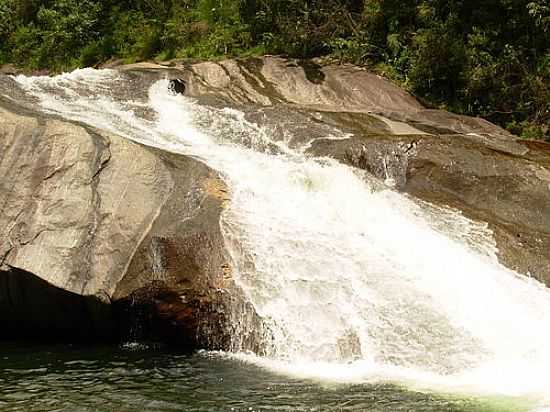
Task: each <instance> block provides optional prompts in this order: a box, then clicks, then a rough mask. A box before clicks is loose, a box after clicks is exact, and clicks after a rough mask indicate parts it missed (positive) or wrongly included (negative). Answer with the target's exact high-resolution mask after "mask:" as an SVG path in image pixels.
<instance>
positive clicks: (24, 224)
mask: <svg viewBox="0 0 550 412" xmlns="http://www.w3.org/2000/svg"><path fill="white" fill-rule="evenodd" d="M0 153H2V157H1V158H0V175H1V176H2V180H1V181H0V204H1V205H2V209H1V214H0V266H1V271H0V308H3V309H4V310H2V311H0V324H4V323H6V324H7V323H8V320H9V318H10V316H11V318H13V319H15V318H16V317H15V315H14V313H29V311H31V309H30V308H32V307H34V306H36V301H37V297H39V296H42V297H40V301H42V302H43V306H44V307H43V311H44V312H43V316H44V322H39V321H37V318H36V316H39V311H34V312H33V313H35V316H32V317H28V318H27V322H25V319H21V322H22V323H21V324H20V327H19V329H18V330H16V329H17V328H15V327H12V328H9V329H6V328H4V329H3V330H4V331H7V330H8V331H10V333H12V334H13V335H15V336H8V335H6V336H0V337H1V338H10V337H16V334H17V333H18V331H19V333H20V334H21V335H29V334H32V330H31V329H32V325H33V324H37V325H39V324H42V325H44V324H51V322H50V323H48V322H46V320H47V319H50V318H52V317H53V316H55V317H57V318H58V322H54V324H53V325H52V327H51V330H50V331H49V332H50V333H51V334H56V333H60V334H61V333H62V334H64V335H66V334H70V333H69V332H70V330H71V327H68V326H67V324H71V323H72V324H74V328H73V332H74V334H75V336H80V335H82V336H90V335H94V333H92V332H91V331H94V330H95V331H103V332H105V333H104V334H105V335H108V334H112V333H113V330H115V329H116V327H117V326H116V324H117V323H118V327H119V330H118V331H115V332H118V333H120V334H124V333H125V332H124V330H123V329H124V328H127V329H128V328H129V326H128V325H127V323H128V322H132V321H133V320H131V319H130V318H131V317H132V312H140V311H141V312H144V311H146V312H147V316H148V318H149V319H150V323H151V325H150V326H151V329H154V331H152V332H150V333H154V334H155V335H156V337H159V336H160V337H168V336H169V337H170V339H171V340H178V341H183V342H184V343H187V344H188V345H189V346H190V347H196V346H203V347H204V346H208V347H212V348H223V347H227V345H228V339H227V333H226V332H225V331H226V330H227V328H226V327H225V325H226V324H227V322H228V318H229V316H231V313H232V312H231V311H232V310H234V308H235V307H237V308H238V307H239V305H240V307H241V309H242V310H243V311H247V310H251V309H250V308H249V307H248V306H247V305H245V304H244V303H243V302H240V301H239V299H240V297H239V296H240V295H239V292H238V291H237V290H235V287H234V286H233V284H232V281H231V276H230V273H231V271H230V262H229V260H228V256H227V254H226V252H225V249H224V244H223V238H222V235H221V232H220V223H219V219H220V213H221V211H222V208H223V204H224V202H225V201H226V200H227V198H226V189H225V185H224V183H223V182H222V181H221V180H220V179H219V177H218V175H217V173H216V172H214V171H212V170H211V169H209V168H208V167H207V166H205V165H204V164H202V163H200V162H198V161H197V160H194V159H191V158H188V157H184V156H178V155H174V154H170V153H165V152H162V151H159V150H156V149H152V148H148V147H144V146H141V145H138V144H135V143H133V142H130V141H128V140H125V139H123V138H120V137H118V136H113V135H107V134H101V135H100V134H98V133H97V132H96V131H92V130H89V129H87V128H85V127H83V126H81V125H77V124H73V123H69V122H65V121H61V120H57V119H54V118H49V117H45V116H42V115H36V116H32V115H20V114H16V113H14V111H12V110H7V109H6V108H1V107H0ZM23 274H24V275H23ZM23 276H24V277H25V278H28V279H29V280H28V281H25V282H23V281H22V279H23ZM44 281H45V282H44ZM46 282H47V283H46ZM38 284H44V289H48V290H52V292H51V293H49V295H47V296H51V298H52V299H51V301H49V302H48V300H47V298H44V296H45V295H44V293H43V292H40V288H39V287H38V286H36V285H38ZM18 285H19V286H20V287H21V288H24V289H25V290H21V289H20V288H19V287H18ZM25 285H33V287H27V286H25ZM45 285H49V286H47V287H46V286H45ZM54 290H55V291H57V292H55V293H54V292H53V291H54ZM61 292H63V293H65V294H66V295H67V296H66V297H65V296H61V295H62V294H63V293H61ZM69 295H70V296H69ZM14 296H17V298H15V297H14ZM79 297H80V299H79ZM91 298H93V300H95V301H97V302H98V305H100V306H101V302H103V304H107V305H109V304H112V303H113V304H115V306H114V307H115V308H116V309H117V313H115V314H114V315H113V313H112V311H110V310H109V311H103V313H104V315H105V316H100V317H98V316H96V315H95V314H94V313H92V312H93V311H92V312H90V311H88V312H89V313H88V312H86V311H84V312H86V313H87V314H86V313H85V314H84V315H82V316H81V317H78V316H76V315H75V313H76V312H78V311H76V312H75V313H70V312H69V311H68V310H61V309H60V306H59V305H60V304H61V305H62V304H63V302H65V301H70V302H72V301H74V302H77V301H78V304H76V303H75V305H77V306H78V305H85V301H87V300H90V299H91ZM229 303H231V309H230V305H229ZM77 306H75V307H77ZM56 311H57V312H60V313H65V314H66V316H65V317H63V315H60V314H59V313H57V312H56ZM9 314H11V315H9ZM36 314H38V315H36ZM54 314H55V315H54ZM88 315H89V316H88ZM250 316H254V314H253V313H252V314H250ZM74 318H79V322H76V321H75V319H74ZM120 322H122V323H126V325H120ZM12 323H13V322H11V323H10V324H12ZM86 323H87V326H83V324H86ZM101 323H104V324H111V327H110V328H105V327H103V326H102V325H101ZM113 325H114V326H113ZM12 326H13V325H12ZM80 329H82V330H83V331H80ZM36 331H37V332H38V331H40V332H42V331H43V328H42V327H37V329H36ZM79 331H80V332H79ZM144 333H149V332H144ZM99 334H100V335H102V334H103V333H99ZM95 335H97V333H96V334H95ZM104 337H107V338H108V337H110V336H104ZM73 338H74V336H73ZM134 338H137V337H135V336H134Z"/></svg>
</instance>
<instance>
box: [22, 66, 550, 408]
mask: <svg viewBox="0 0 550 412" xmlns="http://www.w3.org/2000/svg"><path fill="white" fill-rule="evenodd" d="M120 76H121V75H120V74H118V73H117V72H115V71H108V70H103V71H96V70H92V69H84V70H77V71H75V72H73V73H70V74H65V75H61V76H57V77H54V78H44V77H22V76H19V77H17V78H16V80H17V82H18V84H19V85H20V86H21V87H22V88H23V89H24V90H26V91H27V92H28V93H29V94H31V95H33V96H35V97H36V98H38V99H39V102H40V105H41V106H42V107H43V109H44V110H46V111H48V112H53V113H56V114H58V115H61V116H63V117H66V118H68V119H72V120H78V121H82V122H84V123H87V124H89V125H91V126H94V127H97V128H100V129H104V130H108V131H111V132H113V133H116V134H119V135H121V136H124V137H127V138H129V139H132V140H135V141H138V142H140V143H143V144H146V145H151V146H156V147H160V148H163V149H165V150H169V151H174V152H180V153H184V154H189V155H193V156H197V157H199V158H201V159H203V160H204V161H205V162H206V163H207V164H209V165H210V166H211V167H213V168H214V169H216V170H218V171H220V172H221V173H222V174H223V176H224V177H225V178H226V179H227V181H228V183H229V186H230V188H231V192H232V193H231V202H230V203H229V207H228V208H227V210H226V211H225V213H224V216H223V219H224V221H223V225H224V235H225V238H226V243H227V247H228V248H229V250H230V252H231V254H232V258H233V260H234V269H235V270H234V277H235V280H236V282H237V283H238V284H239V285H240V286H241V287H242V289H243V291H244V293H245V295H246V297H247V298H248V299H249V301H250V302H251V303H252V304H253V306H254V308H255V309H256V311H257V312H258V314H259V315H260V316H261V317H262V319H263V321H264V322H265V324H266V325H267V326H268V328H269V329H270V330H271V332H272V335H273V336H272V339H270V340H269V342H266V343H265V344H266V353H267V354H268V355H267V356H266V357H265V358H259V357H256V356H254V355H244V354H241V355H235V356H238V357H240V358H243V359H246V360H248V361H253V362H256V363H259V364H262V365H265V366H268V367H270V368H276V369H280V370H283V371H285V372H288V373H295V374H301V375H306V376H311V377H322V378H328V379H343V380H363V381H364V380H395V381H401V382H408V383H411V384H415V385H420V386H424V387H432V388H444V389H445V390H450V389H459V390H468V391H482V392H487V393H501V394H510V395H521V396H535V397H537V398H539V399H540V398H543V401H542V402H543V403H545V404H546V403H550V399H548V397H547V394H549V393H550V374H549V373H548V371H549V370H550V351H549V350H548V347H547V345H548V343H549V342H550V290H548V289H547V288H545V287H544V286H543V285H541V284H539V283H538V282H536V281H534V280H532V279H530V278H528V277H524V276H521V275H518V274H516V273H514V272H512V271H510V270H508V269H506V268H505V267H503V266H502V265H500V264H499V263H498V261H497V259H496V257H495V251H496V249H495V245H494V242H493V241H492V237H491V232H490V231H489V230H487V228H486V225H484V224H481V223H476V222H472V221H469V220H468V219H466V218H464V217H463V216H462V215H461V214H460V213H458V212H454V211H452V210H445V209H440V208H436V207H433V206H430V205H423V204H421V203H419V202H414V201H412V200H411V199H409V198H407V197H405V196H403V195H401V194H398V193H396V192H395V191H392V190H391V189H389V188H387V187H384V186H383V185H381V184H380V183H379V182H377V181H375V180H373V179H371V178H370V177H369V176H368V175H367V174H366V173H363V172H360V171H358V170H354V169H352V168H349V167H346V166H344V165H341V164H339V163H337V162H335V161H333V160H330V159H326V158H312V157H308V156H306V155H304V154H303V150H302V149H303V147H298V148H290V147H289V146H287V145H286V144H284V142H283V140H281V139H277V138H276V136H273V135H271V134H270V132H269V130H268V129H265V128H261V127H258V126H257V125H255V124H252V123H249V122H247V121H246V120H245V119H244V116H243V115H242V113H241V112H239V111H236V110H234V109H219V108H212V107H207V106H201V105H199V104H197V103H196V102H194V101H193V100H192V99H189V98H186V97H183V96H176V95H172V94H170V93H169V92H168V89H167V84H168V81H167V80H161V81H158V82H156V83H155V84H153V86H152V87H151V89H150V90H149V96H148V100H147V101H139V100H136V101H129V100H123V99H120V98H116V97H114V96H113V92H112V91H113V90H116V89H117V87H118V86H119V85H120V82H123V81H124V80H123V79H122V78H121V77H120ZM138 113H139V114H138ZM326 137H333V138H342V137H343V136H342V135H339V134H338V131H334V136H326ZM245 326H246V325H245Z"/></svg>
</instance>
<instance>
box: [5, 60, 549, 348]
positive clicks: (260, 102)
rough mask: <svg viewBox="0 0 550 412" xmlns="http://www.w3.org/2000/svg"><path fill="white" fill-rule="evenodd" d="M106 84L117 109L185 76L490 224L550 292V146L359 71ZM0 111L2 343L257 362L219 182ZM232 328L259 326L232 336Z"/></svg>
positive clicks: (298, 140) (308, 140) (202, 94)
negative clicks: (151, 349)
mask: <svg viewBox="0 0 550 412" xmlns="http://www.w3.org/2000/svg"><path fill="white" fill-rule="evenodd" d="M116 69H117V70H119V71H120V73H121V75H123V76H124V78H125V79H126V81H125V82H124V83H122V86H121V87H120V89H117V90H113V91H112V93H113V97H114V98H115V99H116V98H118V97H120V98H125V97H126V98H127V97H128V96H135V97H136V98H143V99H144V98H146V95H147V90H148V88H149V86H150V85H151V84H152V83H153V82H154V81H156V80H158V79H162V78H171V79H182V81H183V82H185V86H186V88H185V94H186V95H187V96H190V97H191V98H194V99H196V100H197V101H198V102H199V103H201V104H205V105H209V106H211V107H218V108H223V107H227V106H229V107H233V108H237V109H239V110H241V111H242V112H243V113H244V118H245V119H246V120H248V121H249V122H252V123H254V124H257V125H258V126H259V127H261V128H264V129H266V130H268V131H269V133H270V136H272V137H273V139H274V140H280V141H284V142H285V144H286V145H288V146H289V147H291V148H292V149H295V150H300V151H302V152H305V153H306V154H308V155H311V156H326V157H331V158H334V159H337V160H338V161H341V162H343V163H346V164H349V165H351V166H353V167H357V168H361V169H364V170H367V171H368V172H369V173H370V174H372V175H373V176H375V177H377V178H379V179H380V180H382V181H383V182H385V183H386V184H387V185H388V186H391V187H393V188H395V190H399V191H402V192H404V193H406V194H408V195H410V196H411V197H413V198H417V199H419V201H428V202H430V203H433V204H435V205H444V206H450V207H452V208H455V209H457V210H459V211H461V212H462V213H463V214H464V215H465V216H467V217H469V218H471V219H474V220H479V221H485V222H488V224H489V227H490V228H491V229H492V230H493V232H494V236H495V240H496V243H497V246H498V251H499V252H498V253H499V259H500V260H501V262H502V263H504V264H505V265H507V266H508V267H510V268H512V269H514V270H517V271H518V272H520V273H523V274H530V275H532V276H533V277H535V278H537V279H538V280H540V281H542V282H544V283H546V284H547V285H550V253H549V252H548V251H549V250H550V144H547V143H542V142H531V141H524V140H519V139H518V138H517V137H515V136H512V135H510V134H509V133H508V132H506V131H505V130H503V129H501V128H499V127H498V126H495V125H492V124H490V123H488V122H486V121H484V120H482V119H477V118H469V117H465V116H459V115H455V114H451V113H447V112H444V111H439V110H429V109H425V108H424V107H422V106H421V105H420V104H419V103H418V102H417V101H416V100H415V99H414V98H413V97H412V96H410V95H409V94H408V93H406V92H405V91H403V90H401V89H400V88H398V87H397V86H395V85H393V84H391V83H390V82H388V81H386V80H384V79H382V78H380V77H379V76H376V75H374V74H372V73H368V72H367V71H365V70H363V69H360V68H357V67H353V66H345V65H344V66H336V65H332V66H322V65H319V64H317V63H313V64H309V63H306V64H304V62H299V61H292V60H285V59H282V58H278V57H265V58H262V59H245V60H225V61H221V62H199V63H193V62H175V63H173V64H171V65H170V66H168V65H157V64H153V63H139V64H134V65H126V66H117V67H116ZM2 81H3V82H4V83H5V84H7V85H8V87H12V88H11V89H9V90H10V91H8V92H7V95H9V97H10V98H12V99H15V101H18V100H22V99H24V98H25V96H24V95H23V94H22V93H21V91H20V90H17V89H16V88H14V87H13V86H10V80H9V79H8V78H3V79H2ZM1 99H2V100H0V153H1V156H0V176H2V179H1V180H0V204H1V205H2V207H1V210H0V324H1V325H8V326H6V327H4V328H3V332H2V334H1V335H0V338H13V337H15V335H17V334H19V335H25V336H27V335H32V334H33V333H35V334H36V335H41V334H43V333H46V332H45V331H47V333H49V334H51V335H52V336H56V335H57V336H71V335H72V336H73V337H74V336H82V337H84V338H85V339H88V338H89V337H90V336H96V337H97V336H101V337H103V338H112V337H113V336H116V337H117V338H122V339H128V338H132V336H134V337H136V338H140V337H143V338H160V339H162V340H166V341H171V342H183V343H185V344H186V346H187V347H190V348H191V347H207V348H213V349H222V348H223V349H230V348H231V345H238V346H239V348H245V349H252V350H254V351H257V352H261V350H262V348H260V347H259V346H258V341H259V340H258V339H256V337H255V333H264V332H262V331H261V321H260V319H259V318H258V316H257V315H256V314H255V313H254V310H253V309H252V308H251V306H250V305H249V304H247V302H246V301H245V299H244V298H243V297H242V294H241V292H240V291H239V290H238V288H236V287H235V285H234V283H233V280H232V275H231V261H230V259H229V255H228V253H227V250H226V248H225V245H224V239H223V236H222V234H221V229H220V214H221V213H222V211H223V208H224V204H225V203H226V202H228V201H230V198H229V195H228V191H227V188H226V187H225V184H224V182H223V181H222V180H221V179H220V177H219V176H218V174H217V173H216V172H215V171H213V170H211V169H210V168H208V167H207V166H205V165H204V164H203V163H201V162H200V161H198V160H196V159H193V158H190V157H186V156H181V155H175V154H171V153H167V152H163V151H161V150H157V149H153V148H149V147H144V146H141V145H139V144H136V143H132V142H130V141H128V140H125V139H123V138H121V137H118V136H115V135H110V134H108V133H104V132H101V133H100V132H98V131H97V130H92V129H90V128H87V127H84V126H83V125H81V124H77V123H72V122H68V121H64V120H61V119H58V118H56V117H54V116H46V115H44V114H40V113H35V112H32V111H29V110H27V109H23V108H21V107H19V106H18V105H17V104H15V103H14V100H10V99H4V98H1ZM143 110H144V112H143V113H138V114H139V115H140V116H143V117H145V118H150V117H152V116H154V114H153V113H149V112H148V111H147V109H143ZM264 150H271V151H272V152H273V153H278V150H279V148H277V147H276V146H274V147H273V148H272V149H269V148H267V149H264ZM28 285H31V286H28ZM44 290H47V292H43V291H44ZM38 296H40V298H38ZM69 308H76V309H74V311H73V312H71V310H70V309H69ZM13 319H17V321H13ZM52 319H56V320H55V321H52ZM243 324H244V325H256V326H255V327H254V328H250V327H249V328H248V329H254V331H252V330H246V331H243V330H236V329H235V328H237V327H238V325H243ZM67 325H71V326H70V327H68V328H67ZM230 336H233V339H229V337H230ZM235 336H239V339H235V338H234V337H235Z"/></svg>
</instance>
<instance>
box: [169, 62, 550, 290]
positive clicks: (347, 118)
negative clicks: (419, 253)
mask: <svg viewBox="0 0 550 412" xmlns="http://www.w3.org/2000/svg"><path fill="white" fill-rule="evenodd" d="M176 66H177V65H176ZM180 69H181V70H183V71H184V72H185V73H186V76H187V77H186V79H187V82H188V84H189V90H188V93H189V94H190V95H192V96H196V97H197V98H198V99H199V100H200V99H203V100H204V101H206V102H208V99H212V100H215V99H214V98H213V96H216V98H217V99H222V100H223V101H224V103H225V104H233V105H236V106H238V107H240V108H242V110H243V111H244V112H245V113H247V119H249V120H250V121H253V122H256V123H258V124H260V125H263V126H264V127H268V128H269V127H271V128H274V130H275V133H272V134H273V136H275V137H276V136H280V139H281V140H285V142H287V143H289V144H290V145H291V146H293V147H302V148H304V150H306V152H307V153H309V154H311V155H314V156H328V157H333V158H336V159H338V160H340V161H342V162H345V163H347V164H350V165H352V166H355V167H359V168H361V169H365V170H367V171H369V172H370V173H372V174H373V175H374V176H376V177H378V178H380V179H381V180H383V181H385V182H386V183H387V184H389V185H390V186H392V187H395V188H396V189H397V190H400V191H403V192H405V193H408V194H410V195H411V196H413V197H415V198H418V199H420V200H422V201H429V202H431V203H434V204H437V205H445V206H450V207H453V208H455V209H457V210H460V211H462V212H463V214H464V215H465V216H467V217H469V218H472V219H474V220H480V221H486V222H488V223H489V225H490V228H491V229H492V230H493V232H494V236H495V239H496V241H497V246H498V254H499V259H500V260H501V262H502V263H504V264H505V265H507V266H508V267H510V268H512V269H514V270H516V271H518V272H520V273H523V274H528V275H531V276H533V277H535V278H536V279H538V280H540V281H542V282H544V283H546V284H547V285H550V253H549V252H548V251H549V250H550V185H549V184H550V182H549V176H550V144H548V143H544V142H532V141H526V140H521V139H519V138H517V137H516V136H513V135H511V134H510V133H509V132H507V131H506V130H504V129H502V128H500V127H499V126H496V125H494V124H492V123H490V122H487V121H486V120H483V119H480V118H473V117H468V116H461V115H457V114H453V113H449V112H445V111H442V110H433V109H426V108H424V107H422V105H421V104H420V103H418V102H417V101H416V100H415V99H414V98H413V97H412V96H410V95H409V94H408V93H406V92H405V91H404V90H402V89H400V88H398V87H397V86H395V85H393V84H391V83H390V82H388V81H387V80H384V79H382V78H381V77H379V76H377V75H374V74H372V73H369V72H367V71H365V70H363V69H360V68H357V67H353V66H347V65H325V66H321V65H318V64H313V65H309V66H308V65H307V64H306V66H304V64H303V62H300V61H293V60H285V59H282V58H278V57H265V58H263V59H246V60H242V61H235V60H228V61H221V62H216V63H212V62H205V63H199V64H193V65H182V66H181V67H180ZM254 105H255V106H257V107H259V108H257V109H253V110H251V109H250V108H251V107H252V106H254ZM270 119H275V120H273V121H272V120H270ZM278 125H284V129H285V130H286V132H287V133H286V134H287V136H284V134H283V133H282V132H280V133H277V132H276V130H277V127H278ZM336 131H339V132H340V133H338V132H336ZM346 133H347V135H346ZM288 135H291V137H290V138H289V137H288Z"/></svg>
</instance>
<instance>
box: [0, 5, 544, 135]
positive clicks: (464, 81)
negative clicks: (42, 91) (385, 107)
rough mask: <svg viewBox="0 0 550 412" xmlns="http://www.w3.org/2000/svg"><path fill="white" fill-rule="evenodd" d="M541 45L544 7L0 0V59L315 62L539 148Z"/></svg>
mask: <svg viewBox="0 0 550 412" xmlns="http://www.w3.org/2000/svg"><path fill="white" fill-rule="evenodd" d="M549 47H550V5H549V3H548V1H547V0H485V1H473V0H445V1H443V0H363V1H360V0H166V1H161V0H137V1H129V0H122V1H114V0H103V1H100V0H43V1H38V0H0V63H8V62H10V63H14V64H16V65H18V66H21V67H25V68H27V69H30V70H36V69H42V68H47V69H50V70H53V71H61V70H68V69H71V68H74V67H78V66H90V65H94V64H97V63H100V62H103V61H106V60H108V59H110V58H122V59H124V60H125V61H127V62H132V61H137V60H143V59H150V58H156V59H160V60H166V59H171V58H182V57H193V58H204V59H210V58H216V57H221V56H246V55H258V54H264V53H270V54H285V55H288V56H292V57H299V58H309V57H316V56H326V57H327V58H333V59H335V60H337V61H340V62H352V63H355V64H360V65H366V66H369V67H370V68H371V69H373V70H376V71H378V72H379V73H381V74H383V75H385V76H387V77H389V78H391V79H393V80H394V81H397V82H399V83H401V84H402V85H404V86H405V87H407V88H408V89H409V90H410V91H412V92H413V93H414V94H415V95H417V96H418V97H420V98H421V99H422V100H423V101H424V102H425V103H428V104H431V105H434V106H437V107H445V108H447V109H449V110H453V111H455V112H459V113H465V114H470V115H478V116H482V117H485V118H487V119H488V120H490V121H493V122H495V123H498V124H501V125H503V126H505V127H507V128H508V129H509V130H511V131H513V132H514V133H516V134H519V135H521V136H524V137H526V138H538V139H548V140H550V130H549V126H548V125H549V123H550V49H549Z"/></svg>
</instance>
